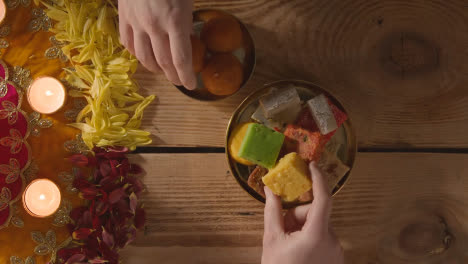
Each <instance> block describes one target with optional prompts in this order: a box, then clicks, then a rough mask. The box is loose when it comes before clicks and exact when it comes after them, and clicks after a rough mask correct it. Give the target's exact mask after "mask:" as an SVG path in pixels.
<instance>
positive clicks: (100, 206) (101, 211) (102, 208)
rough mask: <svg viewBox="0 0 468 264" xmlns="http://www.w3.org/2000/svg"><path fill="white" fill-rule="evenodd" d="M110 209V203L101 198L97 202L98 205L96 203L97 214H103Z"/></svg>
mask: <svg viewBox="0 0 468 264" xmlns="http://www.w3.org/2000/svg"><path fill="white" fill-rule="evenodd" d="M108 209H109V204H107V203H106V202H104V201H102V200H99V201H97V202H96V205H95V212H96V215H98V216H101V215H103V214H105V213H106V212H107V210H108Z"/></svg>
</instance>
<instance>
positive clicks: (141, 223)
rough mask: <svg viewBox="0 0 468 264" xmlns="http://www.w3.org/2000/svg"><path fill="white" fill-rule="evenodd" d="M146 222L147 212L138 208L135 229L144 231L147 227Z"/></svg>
mask: <svg viewBox="0 0 468 264" xmlns="http://www.w3.org/2000/svg"><path fill="white" fill-rule="evenodd" d="M145 222H146V211H145V209H143V208H141V207H140V208H138V209H136V212H135V227H136V228H137V229H142V228H143V227H145Z"/></svg>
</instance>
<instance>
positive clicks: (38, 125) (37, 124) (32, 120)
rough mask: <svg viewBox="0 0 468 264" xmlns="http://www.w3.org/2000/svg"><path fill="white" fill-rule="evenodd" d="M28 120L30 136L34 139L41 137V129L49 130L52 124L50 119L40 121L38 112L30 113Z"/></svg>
mask: <svg viewBox="0 0 468 264" xmlns="http://www.w3.org/2000/svg"><path fill="white" fill-rule="evenodd" d="M28 118H29V127H30V128H31V135H33V136H36V137H38V136H40V135H41V129H43V128H50V127H52V125H53V124H54V123H53V122H52V120H50V119H41V114H39V113H38V112H32V113H31V114H29V117H28Z"/></svg>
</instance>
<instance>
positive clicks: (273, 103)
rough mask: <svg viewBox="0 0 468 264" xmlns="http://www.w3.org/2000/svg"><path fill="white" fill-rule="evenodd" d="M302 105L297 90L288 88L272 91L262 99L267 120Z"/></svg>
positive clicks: (261, 103)
mask: <svg viewBox="0 0 468 264" xmlns="http://www.w3.org/2000/svg"><path fill="white" fill-rule="evenodd" d="M300 104H301V99H300V98H299V95H298V94H297V91H296V88H294V87H292V86H291V87H288V88H285V89H278V90H274V91H272V92H271V93H270V94H268V95H265V96H264V97H262V98H261V99H260V106H261V107H262V109H263V113H264V114H265V116H266V117H267V118H274V116H275V115H276V114H278V113H281V112H283V111H285V110H286V109H289V108H291V107H295V106H297V105H300Z"/></svg>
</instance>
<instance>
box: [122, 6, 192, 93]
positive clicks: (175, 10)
mask: <svg viewBox="0 0 468 264" xmlns="http://www.w3.org/2000/svg"><path fill="white" fill-rule="evenodd" d="M192 11H193V0H158V1H155V0H138V1H134V0H119V27H120V39H121V42H122V44H123V45H124V46H125V47H127V49H128V50H129V51H130V52H131V53H132V54H133V55H135V56H136V57H137V58H138V60H139V61H140V62H141V63H142V64H143V66H145V67H146V68H147V69H148V70H150V71H152V72H158V71H161V70H162V71H163V72H164V73H165V74H166V77H167V79H168V80H169V81H171V82H172V83H174V84H175V85H183V86H185V87H187V88H188V89H191V90H192V89H195V88H196V83H197V81H196V78H195V73H194V71H193V69H192V48H191V42H190V34H191V32H192Z"/></svg>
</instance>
